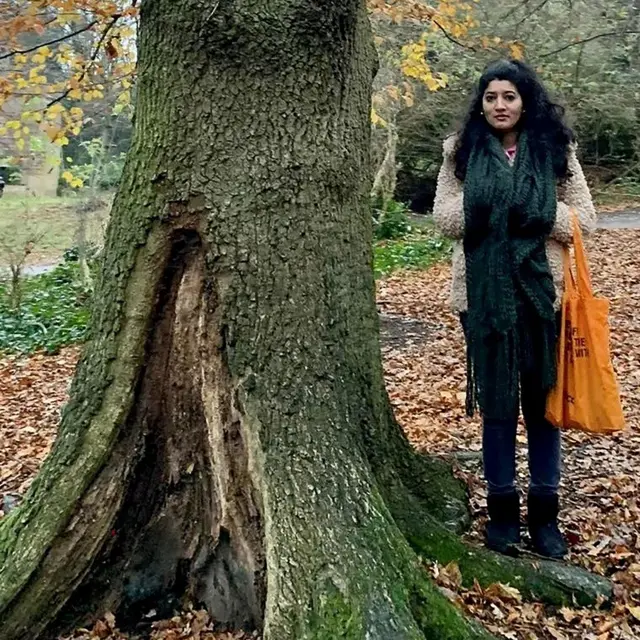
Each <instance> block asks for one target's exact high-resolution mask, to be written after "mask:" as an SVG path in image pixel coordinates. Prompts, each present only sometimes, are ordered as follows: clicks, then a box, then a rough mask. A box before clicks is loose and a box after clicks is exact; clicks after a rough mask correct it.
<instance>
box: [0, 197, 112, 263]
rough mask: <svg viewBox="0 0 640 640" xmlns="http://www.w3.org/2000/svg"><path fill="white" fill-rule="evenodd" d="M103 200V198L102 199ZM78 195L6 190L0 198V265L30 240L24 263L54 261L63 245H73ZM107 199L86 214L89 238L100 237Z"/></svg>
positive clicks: (105, 216) (17, 253)
mask: <svg viewBox="0 0 640 640" xmlns="http://www.w3.org/2000/svg"><path fill="white" fill-rule="evenodd" d="M105 200H106V199H105ZM82 203H83V200H82V199H81V198H79V197H60V198H49V197H35V196H25V195H17V194H11V193H7V194H5V195H4V197H2V198H0V267H2V266H7V265H8V264H9V262H10V261H11V260H12V254H13V256H14V258H13V259H15V256H16V255H21V254H22V253H23V251H24V247H25V245H26V244H27V243H29V242H31V243H33V248H32V252H31V254H30V255H29V258H28V260H27V262H26V264H38V263H40V264H41V263H55V262H58V261H59V260H60V258H61V257H62V254H63V252H64V250H65V249H68V248H69V247H72V246H74V245H75V244H76V243H75V235H76V229H77V227H78V213H77V211H78V207H79V205H81V204H82ZM107 216H108V203H107V202H105V203H104V205H103V206H101V207H99V208H98V209H97V210H95V211H92V212H91V213H89V214H87V235H88V240H89V242H92V243H96V244H99V243H100V242H101V241H102V235H103V229H104V224H105V222H106V219H107Z"/></svg>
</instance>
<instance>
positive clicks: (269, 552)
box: [0, 0, 579, 640]
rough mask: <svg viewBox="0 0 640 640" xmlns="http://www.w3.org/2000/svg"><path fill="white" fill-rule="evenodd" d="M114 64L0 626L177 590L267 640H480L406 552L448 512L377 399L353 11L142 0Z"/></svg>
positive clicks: (5, 568) (452, 524) (446, 474)
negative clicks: (132, 116) (127, 146)
mask: <svg viewBox="0 0 640 640" xmlns="http://www.w3.org/2000/svg"><path fill="white" fill-rule="evenodd" d="M139 67H140V69H139V84H138V98H137V100H138V102H137V111H136V122H135V133H134V140H133V146H132V149H131V152H130V153H129V155H128V159H127V163H126V166H125V170H124V175H123V179H122V184H121V187H120V190H119V193H118V195H117V198H116V201H115V204H114V208H113V212H112V216H111V220H110V224H109V229H108V233H107V241H106V246H105V250H104V256H103V264H102V268H101V275H100V278H99V280H98V282H97V284H96V296H95V297H96V301H95V308H94V312H93V317H92V326H91V330H90V339H89V342H88V344H87V346H86V348H85V351H84V354H83V357H82V359H81V362H80V364H79V367H78V370H77V372H76V375H75V378H74V381H73V384H72V389H71V399H70V401H69V403H68V405H67V406H66V408H65V410H64V412H63V417H62V421H61V426H60V431H59V436H58V438H57V440H56V443H55V446H54V448H53V450H52V452H51V454H50V456H49V457H48V458H47V460H46V461H45V463H44V465H43V468H42V470H41V472H40V474H39V475H38V477H37V478H36V480H35V481H34V483H33V484H32V486H31V488H30V489H29V492H28V494H27V496H26V498H25V501H24V502H23V503H22V505H21V506H20V507H19V508H18V509H16V510H15V511H13V512H12V513H11V514H9V515H8V516H7V517H5V518H4V519H3V520H2V521H0V566H1V569H0V637H2V638H3V640H27V639H28V640H34V639H35V638H49V637H55V635H56V633H57V632H58V631H59V630H61V629H68V628H70V627H72V626H73V625H76V624H80V623H84V622H86V621H88V620H90V619H91V618H93V617H95V616H97V615H100V614H102V613H103V612H105V611H107V610H111V611H115V612H117V615H118V619H119V620H125V621H126V620H127V619H131V620H136V619H137V618H138V617H139V616H140V615H141V614H143V613H145V612H146V611H147V610H148V609H149V608H151V607H153V608H156V609H157V610H159V611H162V610H166V611H167V612H170V611H171V610H172V608H173V607H175V606H177V605H178V604H179V602H180V601H181V600H182V599H183V598H184V597H187V598H189V599H191V600H194V601H197V602H200V603H204V604H205V605H206V606H207V608H208V610H209V611H210V612H211V614H212V616H213V617H214V618H215V619H216V620H218V621H219V622H221V623H224V624H226V625H228V626H230V627H234V628H240V627H243V628H247V629H261V630H263V632H264V637H265V638H266V639H268V640H289V639H291V640H294V639H296V640H298V639H303V638H313V639H318V640H319V639H322V638H326V639H327V640H329V639H331V640H333V639H334V638H338V637H342V638H353V639H358V640H360V639H363V638H365V637H366V638H370V639H372V640H376V639H380V640H383V639H384V640H388V639H389V638H394V639H397V640H403V639H422V638H425V637H427V638H435V639H447V640H457V639H464V640H466V639H471V638H488V635H487V634H486V633H485V632H484V631H483V630H482V629H480V628H479V627H478V626H477V625H475V624H472V623H471V622H469V621H467V620H466V619H465V618H464V617H463V616H461V615H460V614H459V613H458V612H457V610H455V609H454V608H453V607H452V605H450V604H449V602H448V601H446V600H445V599H444V597H442V596H441V595H440V594H439V592H438V591H437V590H436V589H435V588H434V587H433V586H432V585H431V583H430V582H429V580H428V579H427V577H426V575H425V573H424V571H423V569H422V567H421V563H420V559H419V557H418V556H417V555H416V553H415V551H413V550H412V548H411V546H410V544H409V541H411V542H413V543H414V544H415V545H416V547H417V548H419V549H420V550H421V551H422V552H423V553H425V552H429V553H430V554H431V555H432V556H433V557H435V558H437V557H440V556H443V557H444V556H445V555H446V556H447V557H448V558H449V557H451V554H452V549H454V547H453V546H452V544H453V542H452V541H453V540H457V539H456V538H454V537H453V534H452V533H451V531H452V530H455V529H459V528H460V526H461V525H462V524H464V521H465V519H466V518H467V513H466V502H465V494H464V491H463V489H462V488H461V486H460V485H459V484H458V483H457V482H456V480H455V479H454V477H453V474H452V472H451V469H450V468H449V467H448V466H447V465H445V464H444V463H442V462H438V461H435V460H429V459H425V458H422V457H419V456H417V455H416V454H415V453H413V452H412V451H411V449H410V447H409V445H408V444H407V442H406V440H405V439H404V437H403V435H402V433H401V431H400V429H399V427H398V426H397V424H396V423H395V421H394V420H393V416H392V413H391V410H390V406H389V402H388V399H387V396H386V393H385V391H384V383H383V375H382V368H381V362H380V350H379V345H378V320H377V314H376V307H375V300H374V282H373V275H372V267H371V262H372V258H371V239H372V238H371V220H370V212H369V193H370V187H371V181H370V176H369V172H370V164H369V134H370V126H369V113H370V85H371V80H372V74H373V69H374V51H373V48H372V43H371V37H370V33H369V25H368V21H367V17H366V12H365V7H364V3H363V2H362V1H360V0H327V1H326V2H324V3H322V5H320V4H318V3H316V2H313V1H312V0H270V1H268V2H267V1H266V0H245V1H243V2H233V3H218V2H211V1H208V0H184V1H183V2H181V3H176V2H175V1H174V0H146V1H145V2H143V5H142V16H141V31H140V63H139ZM418 521H419V522H418ZM440 541H442V542H443V545H440V544H439V542H440ZM455 549H458V551H459V554H458V555H461V556H462V555H464V554H465V553H466V550H465V549H466V548H462V547H460V548H458V547H456V548H455ZM454 555H455V553H454ZM483 558H484V557H483ZM494 566H501V565H496V563H495V561H494V560H493V558H489V557H488V556H487V557H486V558H484V559H483V560H479V561H478V562H477V563H476V564H475V565H473V566H472V570H473V571H478V572H479V567H484V568H485V569H487V568H488V567H489V568H490V567H494ZM500 575H501V576H502V575H504V571H503V572H502V573H500ZM536 575H537V574H536ZM482 578H483V579H486V580H491V573H490V571H489V570H488V569H487V571H486V573H485V574H484V575H483V576H482ZM554 580H555V578H554ZM575 591H576V590H572V589H570V588H567V589H565V591H564V592H563V595H561V596H560V597H559V599H561V600H562V598H564V597H566V599H567V600H569V599H570V598H571V597H572V596H573V595H575ZM578 591H579V589H578ZM532 592H535V589H534V590H533V591H532Z"/></svg>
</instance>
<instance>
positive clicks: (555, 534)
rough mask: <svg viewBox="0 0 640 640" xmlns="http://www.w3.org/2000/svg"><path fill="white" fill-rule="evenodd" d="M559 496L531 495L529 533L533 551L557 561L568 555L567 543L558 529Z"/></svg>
mask: <svg viewBox="0 0 640 640" xmlns="http://www.w3.org/2000/svg"><path fill="white" fill-rule="evenodd" d="M558 509H559V505H558V496H557V495H555V496H554V495H550V496H538V495H533V494H529V520H528V523H529V533H530V535H531V545H532V546H533V550H534V551H535V552H536V553H538V554H540V555H541V556H546V557H547V558H555V559H557V560H559V559H561V558H564V556H566V555H567V543H566V542H565V539H564V536H563V535H562V533H560V529H559V528H558Z"/></svg>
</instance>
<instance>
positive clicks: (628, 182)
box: [594, 178, 640, 209]
mask: <svg viewBox="0 0 640 640" xmlns="http://www.w3.org/2000/svg"><path fill="white" fill-rule="evenodd" d="M594 198H595V201H596V205H597V206H599V207H601V208H602V209H640V180H639V179H638V178H627V179H622V180H614V181H613V182H611V183H609V184H608V185H606V186H605V187H603V188H601V189H594Z"/></svg>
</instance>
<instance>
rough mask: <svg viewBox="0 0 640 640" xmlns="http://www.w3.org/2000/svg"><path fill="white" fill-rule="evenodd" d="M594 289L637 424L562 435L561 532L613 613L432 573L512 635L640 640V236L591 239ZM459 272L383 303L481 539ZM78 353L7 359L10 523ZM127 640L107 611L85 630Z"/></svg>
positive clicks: (158, 633)
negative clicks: (605, 433)
mask: <svg viewBox="0 0 640 640" xmlns="http://www.w3.org/2000/svg"><path fill="white" fill-rule="evenodd" d="M589 250H590V260H591V264H592V270H593V278H594V284H595V287H596V289H597V290H598V292H599V293H600V294H602V295H604V296H606V297H608V298H609V299H610V300H611V303H612V310H611V330H612V335H611V342H612V352H613V358H614V365H615V368H616V371H617V374H618V377H619V381H620V386H621V392H622V398H623V403H624V408H625V412H626V417H627V419H628V428H627V430H626V431H624V432H623V433H621V434H619V435H616V436H613V437H607V438H599V437H591V436H587V435H582V434H578V433H567V434H566V435H565V439H564V443H565V444H564V450H565V473H564V481H563V491H562V496H563V504H564V509H563V514H562V521H563V526H564V528H565V530H566V532H567V534H568V538H569V541H570V543H571V554H570V557H569V559H568V561H569V562H571V563H573V564H576V565H580V566H583V567H586V568H588V569H590V570H592V571H595V572H597V573H601V574H603V575H607V576H609V577H610V578H611V579H612V580H613V582H614V585H615V593H616V600H615V605H614V606H613V607H612V608H610V609H604V608H603V609H599V608H593V609H574V608H568V607H567V608H563V609H557V608H553V607H545V606H543V605H541V604H535V603H524V602H523V601H522V599H521V597H520V594H519V593H518V592H517V591H515V590H513V589H511V588H509V587H508V585H496V586H494V587H492V588H490V589H486V590H484V591H483V590H481V589H480V588H476V589H474V590H471V591H464V590H462V589H460V588H459V584H458V577H457V576H458V574H457V571H456V567H451V566H450V567H436V566H430V567H427V569H428V570H429V571H431V572H432V573H433V575H434V577H435V578H436V579H437V581H438V582H439V583H440V584H441V586H442V588H443V590H444V592H445V593H446V594H447V595H448V596H449V597H451V598H452V599H453V600H454V601H455V602H457V603H458V605H459V606H460V607H462V608H463V609H465V610H466V611H467V612H468V613H470V614H471V615H473V616H475V617H476V618H478V619H479V620H481V621H482V622H483V624H485V626H487V627H488V628H489V629H490V630H491V631H492V632H493V633H494V634H495V635H496V636H498V637H503V638H507V639H510V640H547V639H551V640H565V639H572V638H581V639H582V640H637V639H638V638H640V486H639V485H640V473H639V472H638V470H639V469H640V406H639V405H640V403H639V402H638V399H640V321H638V320H636V319H637V318H640V231H636V230H617V229H606V230H600V231H598V233H597V234H596V235H595V236H594V237H593V238H591V239H590V241H589ZM449 278H450V268H449V266H448V265H437V266H435V267H433V268H431V269H430V270H429V271H416V272H401V273H398V274H396V275H394V276H391V277H388V278H385V279H383V280H380V281H379V283H378V305H379V309H380V312H381V319H382V348H383V355H384V363H385V371H386V377H387V387H388V391H389V394H390V397H391V401H392V403H393V406H394V408H395V412H396V416H397V418H398V420H399V421H400V423H401V424H402V426H403V428H404V429H405V431H406V433H407V435H408V437H409V438H410V440H411V442H412V443H413V444H414V446H416V447H417V448H418V449H420V450H424V451H429V452H431V453H437V454H439V455H442V456H446V457H452V458H453V459H454V460H456V464H457V467H458V473H459V474H460V475H461V476H462V477H463V478H464V479H465V480H466V482H467V483H468V485H469V488H470V493H471V505H472V509H473V512H474V515H475V521H474V527H473V529H472V531H471V532H470V533H469V537H470V538H471V539H472V540H476V541H478V542H480V537H481V533H480V532H481V530H482V526H483V522H484V519H485V517H486V494H485V490H484V485H483V482H482V475H481V462H480V453H479V452H480V449H481V439H480V428H479V423H478V421H477V420H470V419H468V418H466V417H465V414H464V390H465V367H464V348H463V338H462V334H461V331H460V328H459V323H458V321H457V319H456V317H455V316H454V315H453V314H452V313H451V312H450V310H449V308H448V288H449ZM78 354H79V349H78V348H76V347H72V348H67V349H64V350H62V351H61V352H60V353H59V354H57V355H54V356H45V355H42V354H36V355H33V356H30V357H18V356H10V357H5V358H3V359H1V360H0V389H2V402H0V517H2V509H10V508H12V506H14V505H15V504H16V503H17V502H19V500H20V497H21V495H22V494H23V493H24V491H25V489H26V488H27V486H28V485H29V483H30V482H31V480H32V479H33V477H34V475H35V473H36V472H37V470H38V467H39V465H40V463H41V461H42V459H43V458H44V456H45V455H46V453H47V451H48V450H49V448H50V445H51V442H52V440H53V438H54V436H55V433H56V427H57V423H58V419H59V413H60V409H61V406H62V405H63V403H64V401H65V399H66V394H67V390H68V385H69V382H70V379H71V376H72V374H73V371H74V367H75V364H76V361H77V358H78ZM519 442H520V454H519V472H520V476H521V480H522V486H523V487H525V486H526V484H525V482H526V438H525V437H524V433H523V432H521V433H520V435H519ZM154 624H155V626H154V627H153V628H152V629H149V630H148V631H147V632H146V633H145V634H144V635H143V636H142V637H144V638H149V639H150V640H178V639H184V640H187V639H189V640H232V639H240V638H242V639H243V640H248V638H249V636H243V635H239V634H236V635H233V634H224V633H223V634H219V633H218V634H215V633H214V632H213V631H211V629H212V624H211V621H210V620H209V619H208V617H207V616H206V614H205V613H204V612H198V611H190V612H186V613H183V614H180V615H177V616H176V618H174V619H173V620H164V621H158V622H156V623H154ZM70 637H73V638H76V639H78V640H79V639H82V640H88V639H90V638H91V639H95V638H101V639H102V640H124V639H125V638H126V639H130V638H133V637H134V636H133V635H126V634H122V633H120V632H119V631H118V630H117V624H116V621H115V620H114V619H113V617H112V616H110V615H108V616H106V617H105V618H104V619H103V620H101V621H99V622H98V623H97V624H96V625H95V626H94V627H93V628H92V629H90V630H79V631H78V632H76V634H74V635H73V636H70Z"/></svg>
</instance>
